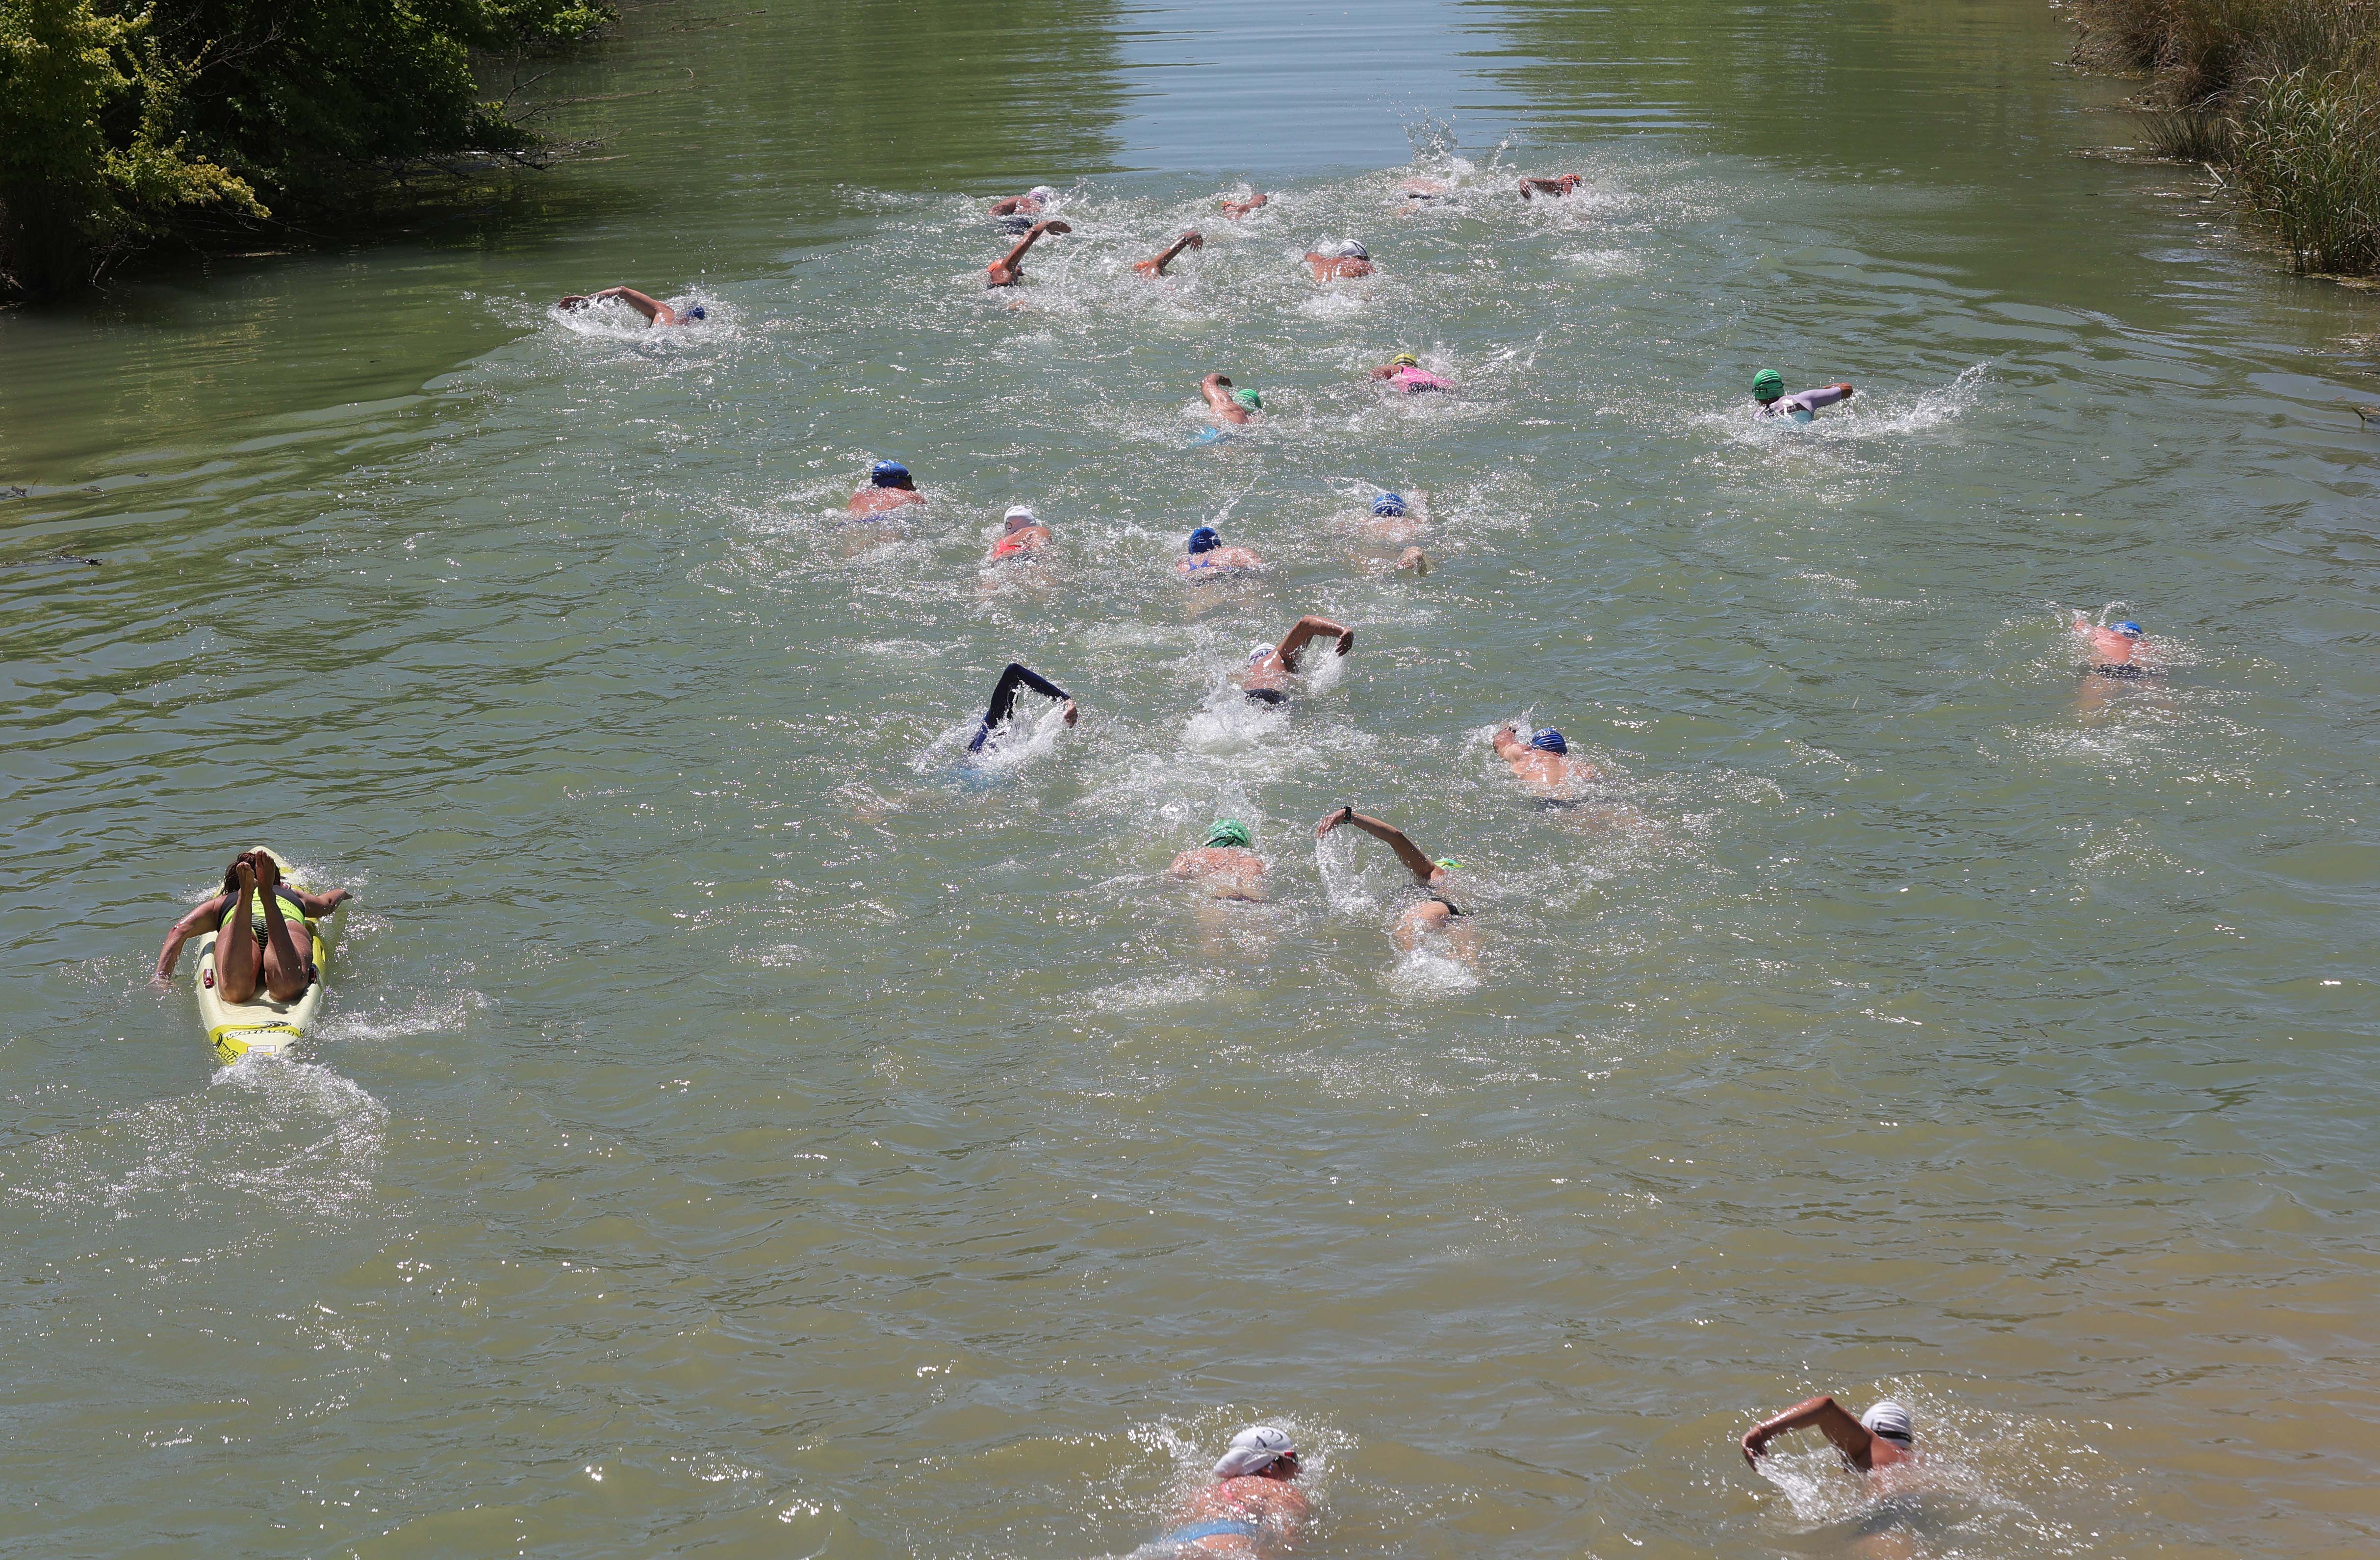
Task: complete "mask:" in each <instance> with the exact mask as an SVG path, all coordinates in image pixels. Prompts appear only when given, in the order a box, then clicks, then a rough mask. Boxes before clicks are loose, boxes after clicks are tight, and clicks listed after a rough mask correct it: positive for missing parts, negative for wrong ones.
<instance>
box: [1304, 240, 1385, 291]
mask: <svg viewBox="0 0 2380 1560" xmlns="http://www.w3.org/2000/svg"><path fill="white" fill-rule="evenodd" d="M1305 263H1306V264H1308V265H1310V266H1312V267H1314V279H1315V280H1316V281H1318V282H1328V281H1332V280H1335V279H1337V278H1341V277H1354V276H1368V275H1370V274H1372V251H1371V250H1367V249H1366V248H1365V247H1364V246H1363V245H1361V244H1359V243H1357V242H1356V241H1355V240H1354V239H1353V238H1342V239H1340V240H1339V241H1338V242H1337V243H1335V244H1325V245H1323V246H1322V247H1321V248H1320V249H1318V250H1307V251H1306V252H1305Z"/></svg>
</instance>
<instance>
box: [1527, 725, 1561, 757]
mask: <svg viewBox="0 0 2380 1560" xmlns="http://www.w3.org/2000/svg"><path fill="white" fill-rule="evenodd" d="M1529 746H1530V747H1532V748H1537V749H1541V750H1544V751H1546V752H1548V753H1567V752H1569V751H1570V743H1569V742H1567V741H1565V740H1564V739H1563V737H1562V734H1561V733H1560V732H1559V731H1556V730H1555V729H1554V728H1553V727H1552V726H1548V727H1546V728H1545V729H1544V730H1543V731H1540V732H1538V733H1537V734H1536V736H1535V737H1530V738H1529Z"/></svg>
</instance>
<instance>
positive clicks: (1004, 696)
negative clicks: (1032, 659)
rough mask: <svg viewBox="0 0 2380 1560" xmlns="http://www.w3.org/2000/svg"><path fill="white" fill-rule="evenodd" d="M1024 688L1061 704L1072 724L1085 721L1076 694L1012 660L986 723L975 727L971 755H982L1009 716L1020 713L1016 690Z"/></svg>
mask: <svg viewBox="0 0 2380 1560" xmlns="http://www.w3.org/2000/svg"><path fill="white" fill-rule="evenodd" d="M1020 688H1029V689H1032V690H1033V691H1034V692H1036V693H1038V694H1040V695H1041V696H1043V697H1044V698H1047V699H1055V700H1056V701H1058V702H1059V703H1060V704H1061V705H1062V706H1063V707H1064V708H1065V711H1066V724H1067V725H1074V724H1075V722H1076V721H1078V720H1080V719H1081V718H1082V712H1081V711H1079V710H1077V709H1075V699H1074V696H1073V695H1072V694H1070V693H1068V692H1067V691H1066V690H1065V689H1062V688H1060V687H1059V686H1058V685H1057V684H1056V683H1053V682H1051V681H1050V679H1049V678H1048V677H1045V676H1042V675H1041V674H1040V673H1038V672H1037V671H1034V670H1033V669H1032V668H1030V667H1028V666H1026V665H1023V664H1020V663H1018V662H1014V661H1012V662H1010V663H1009V664H1007V665H1006V666H1005V667H1004V668H1002V671H1001V674H1000V680H999V681H998V682H996V683H994V684H993V685H992V688H991V703H990V705H988V706H987V707H986V708H985V710H984V712H983V720H982V722H981V724H979V725H977V727H976V728H975V737H974V739H973V740H972V741H970V742H968V743H967V751H968V752H970V753H979V752H982V751H983V745H984V744H985V743H986V742H989V741H990V740H991V734H992V733H993V732H995V731H997V730H999V729H1000V728H1001V727H1002V725H1006V724H1007V723H1008V717H1009V716H1011V715H1013V714H1014V713H1016V690H1017V689H1020Z"/></svg>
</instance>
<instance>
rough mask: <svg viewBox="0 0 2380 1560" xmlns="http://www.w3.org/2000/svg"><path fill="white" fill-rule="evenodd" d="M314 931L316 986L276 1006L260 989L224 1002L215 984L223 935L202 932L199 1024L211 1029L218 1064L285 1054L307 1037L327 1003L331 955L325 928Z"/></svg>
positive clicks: (209, 1034) (211, 1042) (209, 1030)
mask: <svg viewBox="0 0 2380 1560" xmlns="http://www.w3.org/2000/svg"><path fill="white" fill-rule="evenodd" d="M292 930H295V928H293V929H292ZM312 931H313V936H314V983H313V984H312V985H310V986H309V987H307V988H306V989H305V990H304V991H303V992H301V993H298V996H297V1001H295V1002H275V1001H273V998H272V997H271V995H269V994H268V993H264V992H261V991H260V992H258V993H256V995H255V997H254V998H253V999H252V1000H250V1001H248V1002H225V1000H224V999H223V994H222V989H221V987H220V986H219V985H218V984H217V982H216V980H215V938H216V937H217V936H218V935H220V933H219V932H204V933H201V934H200V938H199V970H198V988H199V1022H200V1023H201V1024H204V1025H205V1026H206V1029H207V1044H208V1045H209V1046H211V1047H212V1048H213V1050H214V1054H215V1060H216V1061H218V1062H222V1063H225V1065H228V1064H230V1063H233V1062H237V1061H238V1060H239V1059H240V1058H241V1057H242V1056H245V1055H247V1054H249V1052H251V1051H253V1052H255V1053H256V1054H259V1055H261V1056H280V1055H285V1054H287V1052H288V1051H289V1048H290V1047H291V1046H293V1045H296V1044H297V1042H299V1041H300V1040H302V1039H304V1038H305V1036H306V1027H307V1026H308V1025H309V1024H311V1023H312V1022H313V1021H314V1014H315V1011H316V1010H317V1009H318V1008H320V1007H321V1006H322V973H323V970H324V968H325V965H326V961H327V960H328V959H329V957H330V953H331V949H330V945H328V944H327V943H325V942H323V941H322V926H321V924H320V923H317V924H316V925H315V926H314V927H313V929H312Z"/></svg>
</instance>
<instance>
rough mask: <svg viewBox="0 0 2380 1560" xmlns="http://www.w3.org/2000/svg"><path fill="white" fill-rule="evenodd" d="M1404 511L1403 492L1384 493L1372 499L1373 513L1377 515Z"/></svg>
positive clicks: (1395, 513)
mask: <svg viewBox="0 0 2380 1560" xmlns="http://www.w3.org/2000/svg"><path fill="white" fill-rule="evenodd" d="M1404 512H1405V495H1404V494H1401V493H1384V494H1380V496H1379V497H1378V498H1375V499H1374V500H1372V513H1373V514H1375V515H1402V514H1403V513H1404Z"/></svg>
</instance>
